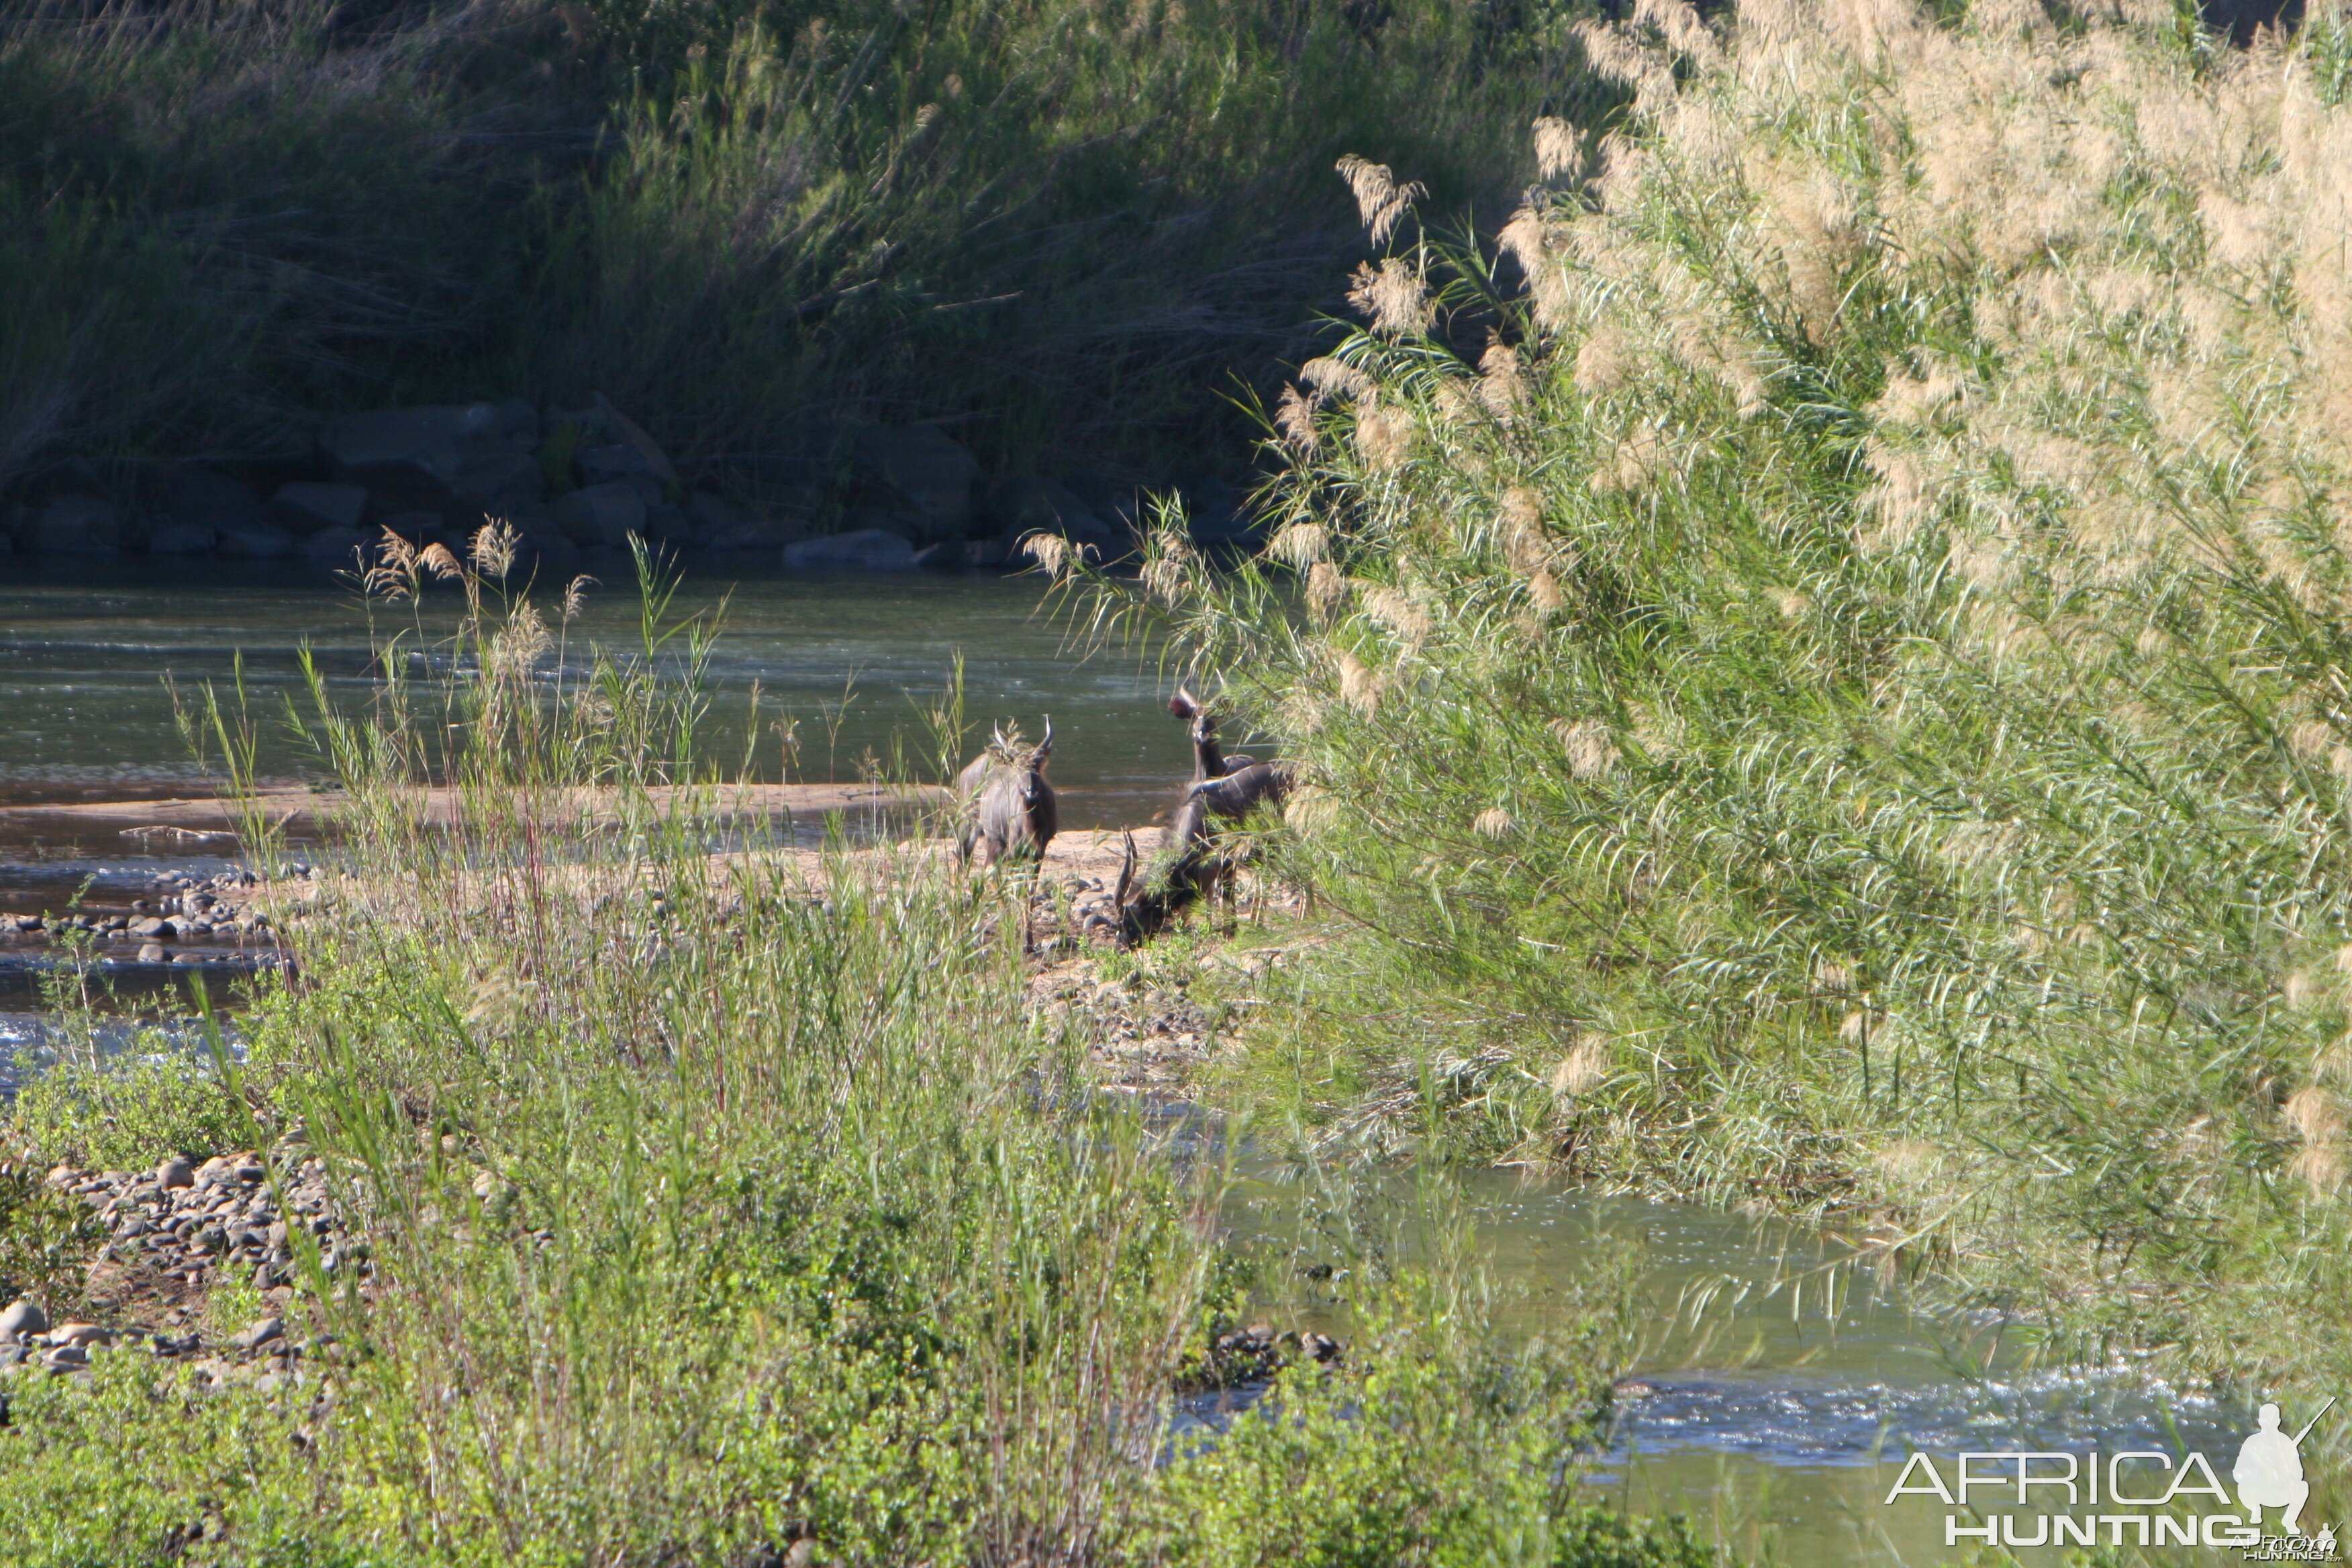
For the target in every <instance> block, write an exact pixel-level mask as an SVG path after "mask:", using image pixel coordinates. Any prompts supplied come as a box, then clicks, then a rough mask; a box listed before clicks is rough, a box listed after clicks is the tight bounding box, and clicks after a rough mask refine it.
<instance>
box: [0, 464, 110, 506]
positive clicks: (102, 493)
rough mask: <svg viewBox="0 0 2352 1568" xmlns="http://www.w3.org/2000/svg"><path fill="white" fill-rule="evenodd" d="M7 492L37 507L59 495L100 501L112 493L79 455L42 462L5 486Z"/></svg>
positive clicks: (55, 498) (101, 478)
mask: <svg viewBox="0 0 2352 1568" xmlns="http://www.w3.org/2000/svg"><path fill="white" fill-rule="evenodd" d="M8 492H9V494H10V495H11V496H12V497H13V498H15V499H16V500H20V501H23V502H24V503H25V504H26V505H27V506H29V507H32V508H33V509H34V510H39V509H40V508H42V507H45V506H47V505H48V504H49V502H51V501H53V500H57V499H58V497H59V496H93V497H96V498H97V499H99V500H105V499H106V498H107V497H109V496H110V495H111V494H113V489H112V488H111V487H110V486H109V485H108V484H107V482H106V479H105V478H104V476H102V475H101V474H100V473H99V471H98V469H97V468H93V467H92V466H91V465H90V464H89V463H88V462H86V461H85V460H83V459H82V458H67V459H66V460H65V461H63V462H59V463H46V464H43V465H42V466H41V467H40V468H35V469H34V470H33V471H32V472H31V473H28V474H26V475H25V476H24V477H23V478H22V479H17V480H16V482H15V483H14V484H12V485H10V486H9V487H8Z"/></svg>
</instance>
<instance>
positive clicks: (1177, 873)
mask: <svg viewBox="0 0 2352 1568" xmlns="http://www.w3.org/2000/svg"><path fill="white" fill-rule="evenodd" d="M1168 710H1169V711H1170V712H1171V713H1173V714H1175V715H1176V716H1177V717H1178V718H1180V719H1185V720H1189V721H1191V722H1192V780H1191V781H1190V782H1189V783H1187V784H1185V786H1184V788H1183V792H1182V793H1181V794H1180V795H1178V796H1177V797H1176V804H1175V805H1174V807H1173V808H1172V809H1171V811H1170V813H1169V816H1168V829H1167V832H1166V833H1165V834H1164V835H1163V836H1162V837H1161V839H1160V844H1161V846H1162V848H1161V852H1160V855H1159V856H1157V857H1155V858H1154V861H1153V865H1152V867H1151V868H1150V871H1149V872H1148V874H1142V875H1141V876H1140V879H1139V873H1144V868H1143V866H1142V864H1141V861H1140V859H1139V857H1138V855H1137V853H1136V848H1135V836H1134V835H1133V834H1129V835H1128V837H1127V856H1126V859H1125V861H1124V862H1123V863H1122V864H1121V865H1120V867H1119V873H1118V890H1117V891H1116V892H1115V893H1114V894H1113V895H1112V903H1113V907H1114V908H1115V909H1116V910H1118V916H1117V924H1118V939H1119V941H1120V942H1122V943H1124V944H1127V945H1129V946H1132V945H1133V944H1134V943H1136V942H1141V941H1142V940H1143V939H1144V938H1146V937H1148V936H1151V935H1153V934H1154V933H1156V932H1158V931H1160V929H1161V928H1162V927H1164V926H1166V925H1167V923H1168V922H1169V921H1171V920H1172V919H1174V918H1175V917H1176V916H1177V915H1178V914H1180V913H1181V912H1182V911H1183V910H1186V909H1188V908H1190V907H1191V906H1192V905H1193V904H1195V903H1198V902H1199V901H1200V900H1201V899H1202V897H1203V896H1214V895H1215V894H1216V893H1217V892H1218V891H1219V889H1221V888H1222V889H1223V891H1224V892H1225V894H1226V896H1227V897H1229V898H1230V897H1231V896H1232V893H1233V889H1234V873H1235V871H1236V870H1238V869H1239V863H1240V861H1241V860H1242V859H1243V858H1244V856H1243V854H1242V853H1240V852H1238V851H1235V850H1233V849H1230V848H1228V847H1225V846H1223V845H1222V844H1220V843H1219V841H1218V839H1217V837H1216V835H1215V833H1214V831H1213V829H1212V827H1211V826H1210V823H1211V819H1212V818H1216V817H1223V818H1226V819H1229V820H1238V819H1240V818H1242V817H1245V816H1249V815H1250V813H1251V812H1252V811H1254V810H1255V809H1256V808H1257V807H1258V806H1260V805H1276V806H1278V805H1281V804H1282V798H1283V795H1285V794H1286V792H1287V791H1288V789H1289V787H1290V774H1289V770H1288V769H1286V767H1284V766H1283V764H1282V763H1261V762H1256V761H1254V760H1252V759H1251V758H1249V757H1245V756H1227V755H1225V754H1224V753H1223V752H1221V751H1220V750H1219V749H1218V746H1217V724H1216V719H1215V717H1214V715H1213V714H1212V713H1211V712H1210V711H1209V710H1208V706H1207V705H1206V704H1205V703H1203V702H1202V700H1200V699H1199V698H1197V697H1194V696H1193V695H1192V692H1191V691H1189V690H1187V689H1184V688H1183V687H1181V686H1180V687H1178V688H1177V689H1176V695H1175V696H1174V697H1172V698H1171V699H1170V700H1169V702H1168Z"/></svg>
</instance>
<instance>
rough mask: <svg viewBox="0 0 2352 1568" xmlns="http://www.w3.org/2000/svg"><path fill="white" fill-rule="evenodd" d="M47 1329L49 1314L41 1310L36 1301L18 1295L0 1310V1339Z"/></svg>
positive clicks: (37, 1332) (42, 1332) (38, 1332)
mask: <svg viewBox="0 0 2352 1568" xmlns="http://www.w3.org/2000/svg"><path fill="white" fill-rule="evenodd" d="M48 1331H49V1315H48V1314H47V1312H44V1311H42V1310H41V1308H40V1304H39V1303H38V1302H37V1301H28V1300H25V1299H23V1298H22V1297H19V1298H18V1299H17V1300H14V1301H11V1302H9V1303H8V1305H7V1307H6V1308H5V1310H0V1339H6V1338H9V1337H11V1336H12V1335H16V1334H45V1333H47V1332H48Z"/></svg>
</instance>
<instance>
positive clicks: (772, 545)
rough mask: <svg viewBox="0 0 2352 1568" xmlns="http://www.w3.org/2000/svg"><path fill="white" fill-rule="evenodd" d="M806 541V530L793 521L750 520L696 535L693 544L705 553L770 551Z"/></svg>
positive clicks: (778, 518)
mask: <svg viewBox="0 0 2352 1568" xmlns="http://www.w3.org/2000/svg"><path fill="white" fill-rule="evenodd" d="M807 537H808V529H807V528H806V527H805V526H803V524H802V522H801V521H800V520H799V519H797V518H790V517H751V518H745V519H744V520H743V521H740V522H739V523H736V524H735V525H734V526H732V527H730V528H724V529H719V530H717V531H712V532H709V533H698V534H697V535H695V542H696V543H697V544H698V545H699V546H701V548H703V549H705V550H759V551H771V550H781V549H782V548H783V547H784V546H785V545H787V544H793V543H796V542H799V541H801V540H803V539H805V538H807Z"/></svg>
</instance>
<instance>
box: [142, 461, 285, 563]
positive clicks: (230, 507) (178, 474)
mask: <svg viewBox="0 0 2352 1568" xmlns="http://www.w3.org/2000/svg"><path fill="white" fill-rule="evenodd" d="M147 495H148V498H149V505H150V510H151V511H152V514H153V516H154V519H155V532H156V535H157V536H158V537H160V536H161V535H162V534H163V531H164V530H165V529H167V528H174V527H177V528H186V529H189V530H194V529H195V528H203V529H205V530H206V531H211V530H215V529H220V528H226V527H227V526H228V525H230V524H232V523H252V522H260V521H263V518H262V515H261V498H260V497H258V496H257V495H255V494H254V493H253V491H252V489H250V488H249V487H247V486H246V485H244V484H241V483H239V482H238V481H237V480H236V479H231V478H229V477H228V476H227V475H226V474H224V473H220V472H217V471H216V470H215V469H212V468H201V467H198V466H196V465H194V464H183V465H180V466H177V467H174V468H164V469H163V470H161V471H160V472H158V473H156V474H155V475H154V476H153V477H152V479H150V480H149V481H148V485H147ZM186 537H194V534H193V532H191V533H189V534H188V535H186ZM147 547H148V548H149V549H150V550H154V549H157V548H158V546H157V545H156V544H155V543H154V542H152V540H151V541H150V542H149V544H148V546H147ZM210 548H212V546H211V544H210V543H209V542H207V543H206V544H205V549H207V550H209V549H210Z"/></svg>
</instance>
